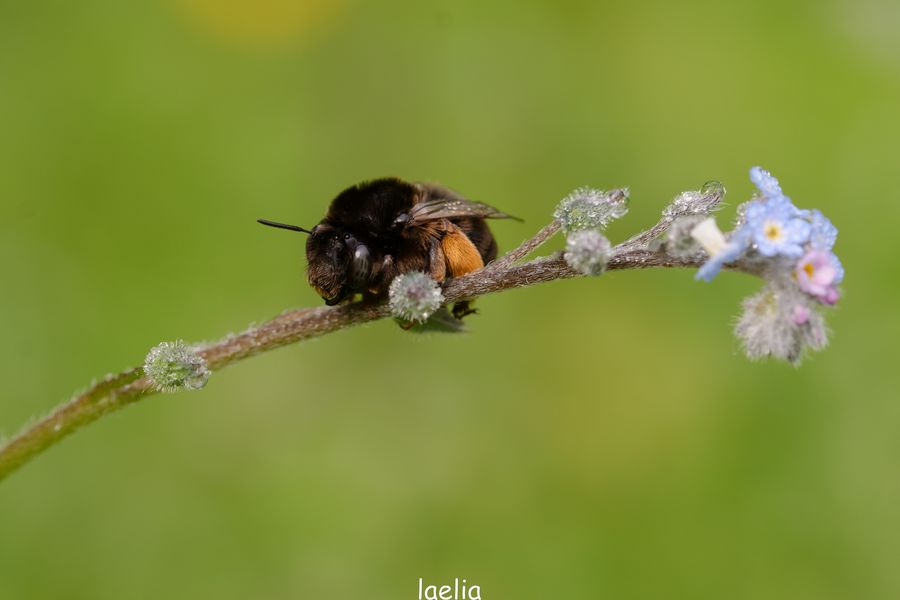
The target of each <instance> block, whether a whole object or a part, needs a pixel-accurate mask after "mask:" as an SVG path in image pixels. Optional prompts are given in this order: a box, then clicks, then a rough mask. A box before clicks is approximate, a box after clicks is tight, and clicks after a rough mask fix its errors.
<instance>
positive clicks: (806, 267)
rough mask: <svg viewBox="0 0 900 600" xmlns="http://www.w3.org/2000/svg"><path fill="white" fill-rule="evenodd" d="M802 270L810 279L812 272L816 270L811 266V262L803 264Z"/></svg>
mask: <svg viewBox="0 0 900 600" xmlns="http://www.w3.org/2000/svg"><path fill="white" fill-rule="evenodd" d="M803 272H804V273H806V276H807V277H809V278H810V279H812V276H813V273H815V272H816V268H815V267H814V266H812V263H806V264H805V265H803Z"/></svg>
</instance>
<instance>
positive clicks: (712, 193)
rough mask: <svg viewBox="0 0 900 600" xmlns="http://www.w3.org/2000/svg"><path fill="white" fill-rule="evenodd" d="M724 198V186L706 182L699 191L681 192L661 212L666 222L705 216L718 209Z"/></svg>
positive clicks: (715, 182)
mask: <svg viewBox="0 0 900 600" xmlns="http://www.w3.org/2000/svg"><path fill="white" fill-rule="evenodd" d="M724 197H725V186H723V185H722V184H721V183H720V182H718V181H707V182H706V183H704V184H703V187H702V188H700V189H699V190H690V191H687V192H682V193H680V194H678V196H676V197H675V199H674V200H672V202H671V203H669V205H668V206H666V208H664V209H663V211H662V216H663V218H664V219H665V220H667V221H673V220H675V219H677V218H678V217H682V216H687V215H706V214H709V213H710V212H712V211H713V210H715V209H717V208H718V207H719V203H720V202H721V201H722V198H724Z"/></svg>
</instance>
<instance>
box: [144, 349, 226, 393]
mask: <svg viewBox="0 0 900 600" xmlns="http://www.w3.org/2000/svg"><path fill="white" fill-rule="evenodd" d="M209 373H210V371H209V369H208V368H207V366H206V361H205V360H204V359H203V357H202V356H200V355H199V354H197V353H196V352H195V351H194V350H193V349H192V348H191V347H189V346H188V345H186V344H185V343H184V342H183V341H181V340H177V341H174V342H163V343H161V344H159V345H157V346H154V347H153V349H151V350H150V352H149V353H147V358H146V359H145V360H144V374H145V375H146V376H147V377H148V378H149V379H150V381H151V382H152V383H153V385H154V386H155V387H156V388H157V389H158V390H160V391H162V392H175V391H178V390H199V389H200V388H202V387H203V386H205V385H206V381H207V380H208V379H209Z"/></svg>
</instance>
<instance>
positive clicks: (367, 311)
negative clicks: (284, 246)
mask: <svg viewBox="0 0 900 600" xmlns="http://www.w3.org/2000/svg"><path fill="white" fill-rule="evenodd" d="M558 230H559V223H557V222H556V221H554V222H553V223H550V224H549V225H547V226H546V227H544V228H543V229H542V230H541V231H539V232H538V233H537V234H536V235H535V236H534V237H532V238H530V239H528V240H526V241H525V242H523V243H522V244H521V245H520V246H519V247H518V248H516V249H515V250H512V251H511V252H509V253H508V254H507V255H505V256H504V257H502V258H500V259H499V260H498V261H496V262H494V263H493V264H491V265H488V267H487V268H484V269H481V270H480V271H476V272H474V273H470V274H468V275H465V276H463V277H458V278H454V279H451V280H449V281H448V282H447V283H446V285H445V286H444V298H445V299H446V302H447V303H452V302H455V301H457V300H462V299H464V298H476V297H478V296H483V295H485V294H490V293H493V292H499V291H502V290H508V289H512V288H519V287H527V286H531V285H535V284H538V283H543V282H546V281H553V280H556V279H566V278H570V277H580V276H581V275H580V273H578V272H576V271H574V270H572V269H571V268H570V267H569V266H568V265H567V264H566V262H565V260H563V258H562V255H561V254H560V253H556V254H553V255H551V256H546V257H541V258H536V259H533V260H531V261H529V262H526V263H522V264H515V263H516V261H518V260H520V259H522V258H524V257H525V256H527V255H528V254H529V253H530V252H532V251H533V250H534V249H535V248H537V247H538V246H539V245H540V244H541V243H543V242H544V241H546V240H547V239H548V238H549V237H551V236H552V235H553V234H554V233H556V232H557V231H558ZM700 262H701V260H700V259H699V258H690V259H679V258H675V257H673V256H669V255H667V254H665V253H662V252H653V251H650V250H648V249H646V247H643V246H642V245H638V244H635V243H634V238H632V240H629V242H626V243H623V244H620V245H619V246H617V247H616V248H615V249H614V250H613V253H612V256H611V257H610V260H609V263H608V265H607V268H608V269H609V270H615V269H643V268H649V267H697V266H699V264H700ZM747 270H749V269H747ZM389 315H390V312H389V310H388V308H387V306H386V305H385V304H370V303H365V302H355V303H352V304H345V305H343V306H335V307H327V306H319V307H315V308H301V309H297V310H290V311H287V312H285V313H282V314H281V315H279V316H277V317H275V318H274V319H272V320H270V321H268V322H266V323H263V324H262V325H259V326H256V327H252V328H250V329H248V330H247V331H245V332H243V333H240V334H236V335H232V336H229V337H226V338H224V339H222V340H220V341H218V342H215V343H212V344H208V345H206V346H203V347H201V348H198V349H197V351H198V353H199V354H200V355H201V356H203V358H204V359H205V360H206V362H207V365H208V367H209V369H210V370H212V371H215V370H218V369H221V368H222V367H225V366H227V365H229V364H231V363H233V362H236V361H239V360H242V359H245V358H248V357H250V356H253V355H255V354H259V353H262V352H266V351H268V350H273V349H275V348H279V347H281V346H285V345H287V344H292V343H294V342H299V341H301V340H305V339H309V338H313V337H318V336H320V335H325V334H327V333H331V332H334V331H338V330H341V329H346V328H348V327H352V326H354V325H359V324H361V323H367V322H369V321H374V320H376V319H381V318H383V317H386V316H389ZM157 391H158V390H156V389H155V388H154V387H153V385H152V384H151V382H150V381H149V380H148V379H147V378H146V377H144V374H143V369H142V368H141V367H135V368H133V369H129V370H127V371H124V372H122V373H119V374H117V375H110V376H108V377H106V378H104V379H103V380H101V381H99V382H97V383H95V384H94V385H92V386H91V387H89V388H88V389H87V390H86V391H84V392H82V393H80V394H78V395H76V396H75V397H73V398H72V399H71V400H69V401H68V402H66V403H65V404H62V405H61V406H59V407H57V408H56V409H55V410H54V411H53V412H51V413H50V414H49V415H47V416H46V417H44V418H42V419H40V420H39V421H37V422H36V423H34V424H32V425H30V426H28V427H26V428H25V429H23V430H22V431H21V432H20V433H19V434H18V435H17V436H15V437H14V438H12V439H11V440H10V441H9V442H8V443H6V444H5V445H4V446H3V447H2V448H0V480H3V479H4V478H6V477H7V476H8V475H10V474H11V473H12V472H13V471H15V470H16V469H18V468H19V467H21V466H22V465H23V464H25V463H26V462H28V461H29V460H30V459H31V458H33V457H35V456H36V455H38V454H40V453H41V452H43V451H44V450H46V449H47V448H49V447H50V446H52V445H54V444H56V443H57V442H58V441H60V440H61V439H62V438H64V437H66V436H67V435H69V434H70V433H72V432H74V431H75V430H77V429H79V428H80V427H83V426H84V425H87V424H89V423H91V422H93V421H96V420H97V419H99V418H100V417H102V416H103V415H105V414H107V413H111V412H113V411H115V410H118V409H120V408H123V407H125V406H127V405H129V404H132V403H134V402H137V401H139V400H141V399H142V398H145V397H147V396H150V395H152V394H155V393H157Z"/></svg>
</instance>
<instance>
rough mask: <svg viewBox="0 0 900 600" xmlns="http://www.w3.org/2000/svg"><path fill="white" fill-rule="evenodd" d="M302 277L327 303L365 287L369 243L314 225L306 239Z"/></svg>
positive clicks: (368, 272)
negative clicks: (304, 265)
mask: <svg viewBox="0 0 900 600" xmlns="http://www.w3.org/2000/svg"><path fill="white" fill-rule="evenodd" d="M306 260H307V267H306V277H307V280H308V281H309V284H310V285H311V286H312V287H313V289H314V290H316V292H317V293H318V294H319V295H320V296H321V297H322V299H323V300H325V304H328V305H329V306H331V305H334V304H337V303H339V302H341V301H342V300H344V299H346V298H347V297H349V296H351V295H353V294H354V293H355V292H358V291H362V290H364V289H365V288H366V283H367V281H368V279H369V275H370V274H371V272H372V255H371V252H370V251H369V247H368V246H367V245H366V244H364V243H363V242H361V241H360V240H359V239H358V238H357V237H356V236H354V235H353V234H352V233H350V232H348V231H344V230H341V229H338V228H335V227H333V226H331V225H328V224H325V223H323V224H320V225H317V226H316V227H315V228H314V229H313V230H312V233H311V235H310V236H309V239H307V240H306Z"/></svg>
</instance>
